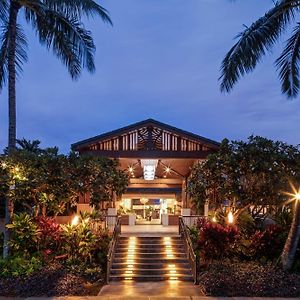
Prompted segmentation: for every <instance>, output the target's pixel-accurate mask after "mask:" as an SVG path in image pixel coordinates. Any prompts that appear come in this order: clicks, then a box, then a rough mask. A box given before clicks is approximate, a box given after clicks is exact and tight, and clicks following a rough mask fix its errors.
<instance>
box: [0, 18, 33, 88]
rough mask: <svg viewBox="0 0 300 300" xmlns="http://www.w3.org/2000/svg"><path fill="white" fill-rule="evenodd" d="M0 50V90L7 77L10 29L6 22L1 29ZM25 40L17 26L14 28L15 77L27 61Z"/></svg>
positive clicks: (19, 27)
mask: <svg viewBox="0 0 300 300" xmlns="http://www.w3.org/2000/svg"><path fill="white" fill-rule="evenodd" d="M0 36H1V37H0V41H1V48H0V90H2V89H3V86H4V85H5V83H6V81H7V76H8V51H9V38H10V28H9V24H8V22H6V23H5V24H4V25H3V26H2V28H1V34H0ZM26 50H27V40H26V36H25V35H24V33H23V30H22V28H21V26H20V25H19V24H17V26H16V52H15V66H16V72H17V75H19V74H20V73H21V72H22V66H23V64H24V63H25V62H26V61H27V53H26Z"/></svg>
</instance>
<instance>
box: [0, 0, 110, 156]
mask: <svg viewBox="0 0 300 300" xmlns="http://www.w3.org/2000/svg"><path fill="white" fill-rule="evenodd" d="M20 11H23V12H24V16H25V20H26V21H27V23H29V24H30V25H31V26H32V27H33V29H34V30H35V32H36V33H37V36H38V38H39V41H40V43H41V44H42V45H44V46H46V48H47V49H51V48H52V50H53V52H54V54H55V55H56V56H57V57H58V58H59V59H60V60H61V61H62V62H63V63H64V64H65V65H66V67H67V68H68V71H69V73H70V75H71V77H72V78H73V79H77V78H78V76H79V75H80V73H81V70H82V68H86V69H87V70H88V71H90V72H93V71H94V70H95V65H94V50H95V45H94V42H93V39H92V37H91V33H90V31H88V30H86V29H85V28H84V27H83V24H82V23H81V20H82V17H83V16H87V17H91V16H95V15H98V16H100V17H101V18H102V20H103V21H104V22H108V23H111V20H110V18H109V16H108V14H107V11H106V10H105V9H104V8H103V7H101V6H100V5H98V4H97V3H96V2H95V1H92V0H0V25H1V33H0V43H1V48H0V90H1V89H2V88H3V87H4V84H5V83H6V81H8V99H9V101H8V104H9V105H8V107H9V128H8V149H9V150H10V149H13V148H15V146H16V75H17V74H18V73H19V72H20V71H21V70H22V64H23V63H24V62H26V60H27V54H26V47H27V41H26V37H25V35H24V33H23V30H22V27H21V26H20V25H19V24H18V23H17V18H18V16H19V13H20Z"/></svg>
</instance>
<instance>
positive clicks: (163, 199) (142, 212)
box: [119, 194, 180, 225]
mask: <svg viewBox="0 0 300 300" xmlns="http://www.w3.org/2000/svg"><path fill="white" fill-rule="evenodd" d="M177 204H178V203H177V200H176V198H175V196H174V195H169V196H168V195H147V194H144V195H132V196H131V197H129V195H126V194H125V195H124V196H123V199H122V200H121V202H120V204H119V205H120V206H119V207H120V210H121V211H122V212H123V213H124V214H132V215H134V216H135V225H161V224H163V216H164V215H167V214H169V215H179V214H180V210H179V209H178V205H177Z"/></svg>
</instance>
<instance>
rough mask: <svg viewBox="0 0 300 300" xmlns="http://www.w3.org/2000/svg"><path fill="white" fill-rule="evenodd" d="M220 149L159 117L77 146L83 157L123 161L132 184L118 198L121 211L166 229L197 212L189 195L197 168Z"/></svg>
mask: <svg viewBox="0 0 300 300" xmlns="http://www.w3.org/2000/svg"><path fill="white" fill-rule="evenodd" d="M218 148H219V143H218V142H215V141H213V140H210V139H208V138H204V137H202V136H200V135H197V134H194V133H191V132H187V131H185V130H182V129H178V128H176V127H173V126H170V125H167V124H164V123H161V122H158V121H156V120H153V119H147V120H144V121H141V122H138V123H135V124H132V125H129V126H126V127H123V128H120V129H117V130H114V131H111V132H107V133H103V134H101V135H98V136H95V137H92V138H88V139H86V140H83V141H79V142H77V143H74V144H73V145H72V149H73V150H74V151H78V152H79V154H92V155H97V156H104V157H109V158H112V159H118V160H119V162H120V168H121V169H122V170H125V171H126V172H128V175H129V176H130V183H129V186H128V189H127V191H126V193H124V194H123V195H122V197H121V198H120V199H116V209H119V210H121V211H122V212H123V213H124V214H128V215H134V221H131V223H132V222H134V223H135V224H139V223H145V222H149V223H151V224H165V225H167V224H172V223H176V222H177V221H176V216H178V215H180V214H183V215H189V214H190V213H191V202H190V199H189V197H188V195H187V193H186V184H187V178H188V176H189V174H190V171H191V168H192V166H193V165H194V164H195V163H196V162H198V161H201V160H205V159H206V158H207V156H208V155H209V154H210V153H213V152H215V151H217V150H218ZM88 202H89V199H88V195H86V196H85V197H83V198H82V199H81V200H80V203H79V204H78V209H79V210H85V209H88ZM111 211H112V210H111ZM164 216H165V217H164ZM177 219H178V218H177ZM128 222H130V221H128ZM174 225H175V224H174Z"/></svg>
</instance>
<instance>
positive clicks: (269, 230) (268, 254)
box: [249, 225, 287, 259]
mask: <svg viewBox="0 0 300 300" xmlns="http://www.w3.org/2000/svg"><path fill="white" fill-rule="evenodd" d="M286 234H287V233H286V232H285V231H283V229H282V227H281V226H278V225H268V226H267V227H266V229H265V230H257V231H256V232H255V233H254V235H253V236H252V238H251V241H250V246H249V254H250V256H251V257H253V258H262V257H264V258H267V259H274V258H277V257H278V256H279V255H280V253H281V251H282V249H283V246H284V242H285V239H286Z"/></svg>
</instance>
